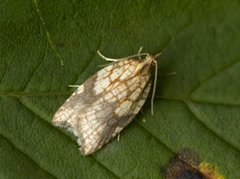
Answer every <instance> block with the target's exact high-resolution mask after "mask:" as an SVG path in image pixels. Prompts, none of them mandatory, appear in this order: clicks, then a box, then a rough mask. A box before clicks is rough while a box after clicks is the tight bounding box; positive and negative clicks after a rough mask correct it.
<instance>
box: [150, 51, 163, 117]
mask: <svg viewBox="0 0 240 179" xmlns="http://www.w3.org/2000/svg"><path fill="white" fill-rule="evenodd" d="M160 54H161V53H158V54H157V55H155V57H154V58H158V57H159V56H160ZM154 63H155V76H154V81H153V92H152V98H151V114H152V115H153V100H154V98H155V92H156V86H157V74H158V65H157V61H156V60H154Z"/></svg>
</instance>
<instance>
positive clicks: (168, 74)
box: [164, 71, 177, 76]
mask: <svg viewBox="0 0 240 179" xmlns="http://www.w3.org/2000/svg"><path fill="white" fill-rule="evenodd" d="M176 74H177V72H176V71H173V72H169V73H164V75H166V76H174V75H176Z"/></svg>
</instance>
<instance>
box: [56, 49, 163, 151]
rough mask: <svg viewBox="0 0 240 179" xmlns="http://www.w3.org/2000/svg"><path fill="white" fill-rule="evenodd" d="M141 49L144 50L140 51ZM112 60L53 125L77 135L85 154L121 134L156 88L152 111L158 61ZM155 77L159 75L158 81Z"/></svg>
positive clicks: (77, 93) (73, 97) (153, 58)
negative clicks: (150, 92) (151, 89)
mask: <svg viewBox="0 0 240 179" xmlns="http://www.w3.org/2000/svg"><path fill="white" fill-rule="evenodd" d="M140 49H141V48H140ZM140 51H141V50H139V52H138V54H136V55H132V56H129V57H124V58H121V59H111V58H107V57H105V56H103V55H102V54H101V53H100V52H99V51H98V54H99V55H100V56H101V57H102V58H103V59H105V60H106V61H111V62H112V63H110V64H109V65H108V66H106V67H104V68H103V69H101V70H100V71H98V72H97V73H96V74H94V75H93V76H92V77H90V78H89V79H88V80H86V81H85V82H84V83H83V84H82V85H80V86H77V85H72V86H73V87H78V88H77V90H76V91H75V92H74V93H73V94H72V95H71V96H70V97H69V98H68V99H67V100H66V101H65V103H64V104H63V105H62V106H61V107H60V108H59V109H58V111H57V112H56V113H55V114H54V117H53V120H52V123H53V124H54V125H56V126H60V127H65V128H68V129H69V130H70V131H71V132H73V133H74V135H76V136H77V138H78V139H77V142H78V144H79V145H80V151H81V153H82V155H89V154H92V153H94V152H96V151H97V150H99V149H100V148H102V146H103V145H104V144H106V143H108V142H109V141H110V139H112V138H114V137H115V136H116V135H118V134H119V133H120V132H121V131H122V129H123V128H124V127H126V126H127V125H128V124H129V123H130V122H131V121H132V120H133V118H134V116H135V115H136V114H137V113H138V112H139V110H140V109H141V107H142V106H143V104H144V102H145V101H146V98H147V96H148V94H149V91H150V88H151V86H152V83H154V85H153V95H152V99H151V111H152V114H153V99H154V94H155V86H156V82H157V61H156V59H157V58H158V57H159V56H160V53H159V54H157V55H155V56H152V55H150V54H148V53H140ZM142 57H144V59H141V58H142ZM154 71H155V75H154ZM152 76H155V78H154V81H153V80H152Z"/></svg>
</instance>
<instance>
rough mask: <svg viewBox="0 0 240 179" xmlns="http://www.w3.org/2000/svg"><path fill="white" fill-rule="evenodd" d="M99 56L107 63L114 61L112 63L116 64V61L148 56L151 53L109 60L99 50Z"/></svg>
mask: <svg viewBox="0 0 240 179" xmlns="http://www.w3.org/2000/svg"><path fill="white" fill-rule="evenodd" d="M97 53H98V55H99V56H100V57H102V58H103V59H104V60H106V61H112V62H116V61H119V60H123V59H129V58H134V57H141V56H148V55H149V53H138V54H135V55H131V56H127V57H123V58H119V59H113V58H108V57H105V56H104V55H103V54H102V53H101V52H100V51H99V50H98V51H97Z"/></svg>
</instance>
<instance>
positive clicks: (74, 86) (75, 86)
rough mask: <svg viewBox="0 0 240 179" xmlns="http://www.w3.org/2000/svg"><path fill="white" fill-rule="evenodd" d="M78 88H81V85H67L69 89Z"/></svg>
mask: <svg viewBox="0 0 240 179" xmlns="http://www.w3.org/2000/svg"><path fill="white" fill-rule="evenodd" d="M79 86H81V85H68V87H70V88H78V87H79Z"/></svg>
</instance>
